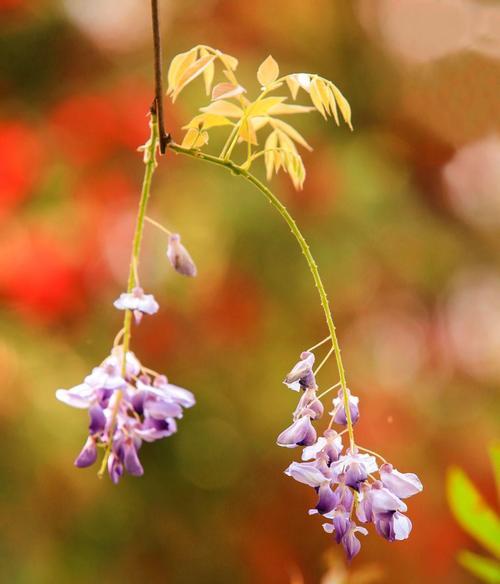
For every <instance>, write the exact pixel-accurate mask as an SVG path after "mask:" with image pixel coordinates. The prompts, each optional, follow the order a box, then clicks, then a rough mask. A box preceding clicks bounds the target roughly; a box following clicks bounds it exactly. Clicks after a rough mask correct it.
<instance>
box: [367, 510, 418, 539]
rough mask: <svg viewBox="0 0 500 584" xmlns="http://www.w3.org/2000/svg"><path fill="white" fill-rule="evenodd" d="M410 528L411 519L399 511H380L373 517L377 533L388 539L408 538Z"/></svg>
mask: <svg viewBox="0 0 500 584" xmlns="http://www.w3.org/2000/svg"><path fill="white" fill-rule="evenodd" d="M411 528H412V525H411V521H410V520H409V519H408V517H406V515H403V514H402V513H400V512H399V511H388V512H387V513H380V514H378V515H377V517H376V519H375V529H376V530H377V533H378V534H379V535H381V536H382V537H383V538H385V539H387V540H388V541H402V540H404V539H408V537H409V535H410V532H411Z"/></svg>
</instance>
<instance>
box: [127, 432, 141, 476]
mask: <svg viewBox="0 0 500 584" xmlns="http://www.w3.org/2000/svg"><path fill="white" fill-rule="evenodd" d="M123 464H124V466H125V470H126V471H127V472H128V474H129V475H132V476H134V477H140V476H142V475H143V474H144V469H143V468H142V465H141V462H140V460H139V456H138V455H137V449H136V447H135V444H134V443H133V442H132V440H127V441H126V442H125V443H124V445H123Z"/></svg>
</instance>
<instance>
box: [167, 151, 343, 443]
mask: <svg viewBox="0 0 500 584" xmlns="http://www.w3.org/2000/svg"><path fill="white" fill-rule="evenodd" d="M169 148H170V149H171V150H173V151H174V152H178V153H180V154H185V155H186V156H191V157H192V158H198V159H201V160H205V161H207V162H211V163H212V164H216V165H218V166H223V167H224V168H226V169H227V170H229V171H230V172H231V173H232V174H234V175H240V176H242V177H243V178H244V179H245V180H247V181H248V182H250V183H252V184H253V185H254V186H255V187H256V188H257V189H258V190H259V191H260V192H261V193H262V194H263V195H264V196H265V197H266V199H267V200H268V201H269V203H271V205H272V206H273V207H274V208H275V209H276V210H277V211H278V213H279V214H280V215H281V216H282V217H283V219H284V220H285V221H286V223H287V225H288V227H289V228H290V230H291V232H292V235H293V236H294V237H295V239H296V240H297V243H298V244H299V246H300V248H301V250H302V253H303V254H304V257H305V258H306V262H307V265H308V266H309V270H310V271H311V274H312V277H313V279H314V284H315V285H316V288H317V290H318V294H319V297H320V300H321V306H322V308H323V312H324V314H325V320H326V324H327V327H328V331H329V333H330V337H331V343H332V349H333V351H334V353H335V360H336V362H337V369H338V372H339V377H340V386H341V388H342V395H343V400H344V406H345V412H346V418H347V430H348V433H349V445H350V448H351V450H352V451H354V447H355V442H354V431H353V425H352V420H351V413H350V408H349V393H348V390H347V382H346V376H345V370H344V365H343V363H342V357H341V355H340V346H339V341H338V338H337V333H336V329H335V324H334V322H333V316H332V312H331V309H330V304H329V301H328V296H327V294H326V290H325V287H324V285H323V281H322V279H321V276H320V273H319V270H318V266H317V264H316V261H315V259H314V257H313V255H312V253H311V250H310V249H309V245H308V243H307V241H306V240H305V238H304V236H303V235H302V232H301V231H300V229H299V228H298V226H297V223H296V222H295V220H294V218H293V217H292V216H291V215H290V213H289V212H288V210H287V208H286V207H285V206H284V205H283V203H282V202H281V201H280V200H279V199H278V197H276V195H275V194H274V193H273V192H272V191H271V190H270V189H268V188H267V187H266V185H264V183H262V182H261V181H260V180H259V179H258V178H257V177H255V176H254V175H253V174H251V173H250V172H248V171H247V170H245V169H244V168H242V167H241V166H238V165H237V164H235V163H234V162H232V161H231V160H227V159H224V158H218V157H217V156H212V155H210V154H205V153H204V152H200V151H199V150H190V149H188V148H183V147H182V146H179V145H178V144H174V143H170V144H169Z"/></svg>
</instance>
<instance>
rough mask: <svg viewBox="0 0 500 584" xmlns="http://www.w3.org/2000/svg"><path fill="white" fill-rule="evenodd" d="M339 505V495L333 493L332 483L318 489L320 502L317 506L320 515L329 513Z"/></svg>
mask: <svg viewBox="0 0 500 584" xmlns="http://www.w3.org/2000/svg"><path fill="white" fill-rule="evenodd" d="M336 505H337V495H336V494H335V493H334V492H333V491H332V488H331V486H330V483H329V482H328V483H324V484H322V485H320V487H319V489H318V502H317V504H316V507H315V509H316V511H317V512H318V513H319V514H320V515H324V514H325V513H329V512H330V511H331V510H332V509H333V508H334V507H335V506H336Z"/></svg>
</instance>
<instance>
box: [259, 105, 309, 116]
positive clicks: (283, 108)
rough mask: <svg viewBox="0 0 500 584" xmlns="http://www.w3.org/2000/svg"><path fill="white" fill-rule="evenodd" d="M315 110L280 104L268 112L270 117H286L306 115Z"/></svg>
mask: <svg viewBox="0 0 500 584" xmlns="http://www.w3.org/2000/svg"><path fill="white" fill-rule="evenodd" d="M315 109H316V108H315V107H312V106H310V105H296V104H294V103H280V104H278V105H275V106H273V107H272V108H271V109H270V110H269V115H270V116H288V115H292V114H306V113H308V112H312V111H314V110H315Z"/></svg>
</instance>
